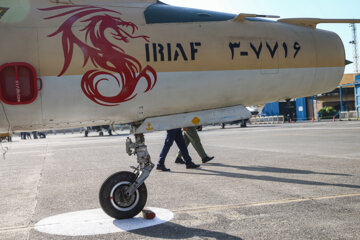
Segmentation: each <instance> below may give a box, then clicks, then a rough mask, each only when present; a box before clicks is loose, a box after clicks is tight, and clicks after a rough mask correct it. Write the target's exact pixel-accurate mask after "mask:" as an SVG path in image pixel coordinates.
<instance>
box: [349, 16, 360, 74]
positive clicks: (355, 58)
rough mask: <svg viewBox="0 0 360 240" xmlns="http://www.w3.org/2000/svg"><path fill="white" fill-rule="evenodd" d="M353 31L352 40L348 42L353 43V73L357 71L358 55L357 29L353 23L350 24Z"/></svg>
mask: <svg viewBox="0 0 360 240" xmlns="http://www.w3.org/2000/svg"><path fill="white" fill-rule="evenodd" d="M350 27H351V29H352V33H353V40H352V41H351V42H350V44H353V45H354V64H355V73H359V55H358V47H357V44H358V43H357V30H356V25H355V23H352V24H350Z"/></svg>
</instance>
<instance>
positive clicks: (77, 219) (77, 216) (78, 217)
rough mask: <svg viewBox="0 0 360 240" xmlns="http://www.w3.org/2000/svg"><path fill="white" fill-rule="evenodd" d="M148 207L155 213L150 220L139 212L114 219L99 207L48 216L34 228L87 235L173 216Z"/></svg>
mask: <svg viewBox="0 0 360 240" xmlns="http://www.w3.org/2000/svg"><path fill="white" fill-rule="evenodd" d="M148 209H150V210H151V211H153V212H155V214H156V217H155V218H154V219H152V220H147V219H144V218H143V217H142V215H141V214H139V215H137V216H136V217H134V218H131V219H122V220H115V219H113V218H111V217H109V216H108V215H106V213H104V212H103V210H102V209H100V208H99V209H93V210H85V211H79V212H71V213H64V214H60V215H56V216H53V217H48V218H45V219H43V220H41V221H39V222H38V223H36V224H35V227H34V228H35V230H37V231H39V232H43V233H47V234H53V235H62V236H89V235H100V234H109V233H118V232H126V231H131V230H136V229H140V228H146V227H151V226H155V225H159V224H162V223H165V222H168V221H170V220H171V219H173V218H174V214H173V213H172V212H171V211H169V210H167V209H162V208H153V207H151V208H148Z"/></svg>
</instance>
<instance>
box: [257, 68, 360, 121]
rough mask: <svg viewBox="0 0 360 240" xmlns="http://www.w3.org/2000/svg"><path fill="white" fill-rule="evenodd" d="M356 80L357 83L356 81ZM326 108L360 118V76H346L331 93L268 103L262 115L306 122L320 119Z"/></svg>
mask: <svg viewBox="0 0 360 240" xmlns="http://www.w3.org/2000/svg"><path fill="white" fill-rule="evenodd" d="M355 80H356V81H355ZM324 107H333V108H334V109H335V110H336V112H349V111H358V115H357V118H359V117H360V115H359V114H360V75H358V74H345V75H344V77H343V79H342V81H341V82H340V85H339V86H338V87H337V88H336V89H334V90H333V91H331V92H328V93H323V94H318V95H316V96H310V97H305V98H298V99H292V100H291V101H281V102H273V103H268V104H266V106H265V107H264V109H263V111H262V114H264V115H267V116H278V115H283V116H284V118H285V121H290V119H291V120H292V121H306V120H311V119H314V120H315V119H318V117H319V115H318V112H319V111H320V109H322V108H324Z"/></svg>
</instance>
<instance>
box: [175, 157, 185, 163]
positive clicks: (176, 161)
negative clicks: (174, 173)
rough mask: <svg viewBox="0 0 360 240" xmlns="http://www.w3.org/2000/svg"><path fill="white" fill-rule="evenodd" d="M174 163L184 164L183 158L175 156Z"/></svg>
mask: <svg viewBox="0 0 360 240" xmlns="http://www.w3.org/2000/svg"><path fill="white" fill-rule="evenodd" d="M175 163H177V164H185V162H184V160H182V158H181V157H178V158H176V160H175Z"/></svg>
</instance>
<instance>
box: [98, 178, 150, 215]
mask: <svg viewBox="0 0 360 240" xmlns="http://www.w3.org/2000/svg"><path fill="white" fill-rule="evenodd" d="M135 180H136V175H135V174H134V173H132V172H118V173H115V174H113V175H111V176H110V177H109V178H108V179H106V181H105V182H104V183H103V185H102V186H101V189H100V194H99V200H100V205H101V208H102V209H103V210H104V212H105V213H106V214H108V215H109V216H110V217H113V218H116V219H125V218H132V217H134V216H136V215H137V214H138V213H140V212H141V210H143V208H144V206H145V204H146V200H147V189H146V186H145V183H143V184H142V185H141V186H140V187H139V188H138V189H137V190H136V191H135V193H134V194H132V195H131V196H127V195H126V194H125V192H126V190H127V189H128V188H129V186H130V185H131V184H132V183H133V182H134V181H135Z"/></svg>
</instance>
